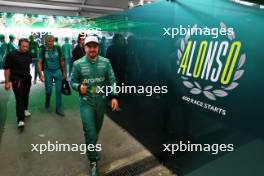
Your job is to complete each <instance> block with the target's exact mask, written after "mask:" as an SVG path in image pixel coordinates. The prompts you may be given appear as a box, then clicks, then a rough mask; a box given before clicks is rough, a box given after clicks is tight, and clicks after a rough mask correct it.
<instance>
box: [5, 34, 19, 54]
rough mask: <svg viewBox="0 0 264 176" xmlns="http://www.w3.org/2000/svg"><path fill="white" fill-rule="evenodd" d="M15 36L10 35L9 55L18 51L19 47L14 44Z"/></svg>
mask: <svg viewBox="0 0 264 176" xmlns="http://www.w3.org/2000/svg"><path fill="white" fill-rule="evenodd" d="M14 40H15V36H14V35H13V34H10V35H9V42H8V44H7V53H10V52H12V51H15V50H17V45H16V44H15V43H14Z"/></svg>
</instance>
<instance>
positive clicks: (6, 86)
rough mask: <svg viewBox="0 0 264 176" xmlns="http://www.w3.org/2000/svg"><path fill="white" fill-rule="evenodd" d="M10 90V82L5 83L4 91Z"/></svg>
mask: <svg viewBox="0 0 264 176" xmlns="http://www.w3.org/2000/svg"><path fill="white" fill-rule="evenodd" d="M10 88H11V82H6V83H5V90H10Z"/></svg>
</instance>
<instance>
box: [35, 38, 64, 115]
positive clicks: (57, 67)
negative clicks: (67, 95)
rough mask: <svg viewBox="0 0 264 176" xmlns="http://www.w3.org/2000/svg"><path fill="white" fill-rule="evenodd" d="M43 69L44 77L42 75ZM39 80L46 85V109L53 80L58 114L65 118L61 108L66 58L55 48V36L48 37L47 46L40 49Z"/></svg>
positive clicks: (46, 39) (48, 104)
mask: <svg viewBox="0 0 264 176" xmlns="http://www.w3.org/2000/svg"><path fill="white" fill-rule="evenodd" d="M42 68H43V71H44V76H43V74H42ZM38 72H39V78H40V80H41V81H42V82H44V83H45V91H46V102H45V108H46V109H49V107H50V98H51V93H52V86H53V84H52V83H53V79H54V80H55V89H56V114H58V115H60V116H64V113H63V111H62V108H61V99H62V98H61V85H62V79H66V72H65V64H64V58H63V57H62V53H61V50H60V48H59V47H56V46H54V36H53V35H47V36H46V38H45V45H44V46H43V47H42V48H41V49H40V52H39V62H38Z"/></svg>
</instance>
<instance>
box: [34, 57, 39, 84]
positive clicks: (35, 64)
mask: <svg viewBox="0 0 264 176" xmlns="http://www.w3.org/2000/svg"><path fill="white" fill-rule="evenodd" d="M33 64H34V71H35V72H34V81H36V80H37V77H38V62H37V61H34V63H33Z"/></svg>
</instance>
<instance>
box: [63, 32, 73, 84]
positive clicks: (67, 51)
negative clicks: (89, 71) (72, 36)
mask: <svg viewBox="0 0 264 176" xmlns="http://www.w3.org/2000/svg"><path fill="white" fill-rule="evenodd" d="M64 41H65V43H64V44H63V45H62V55H63V57H64V59H65V62H66V64H65V67H66V73H67V78H68V79H69V78H70V76H71V70H72V61H71V60H72V45H71V44H70V43H69V38H68V37H65V39H64Z"/></svg>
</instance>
